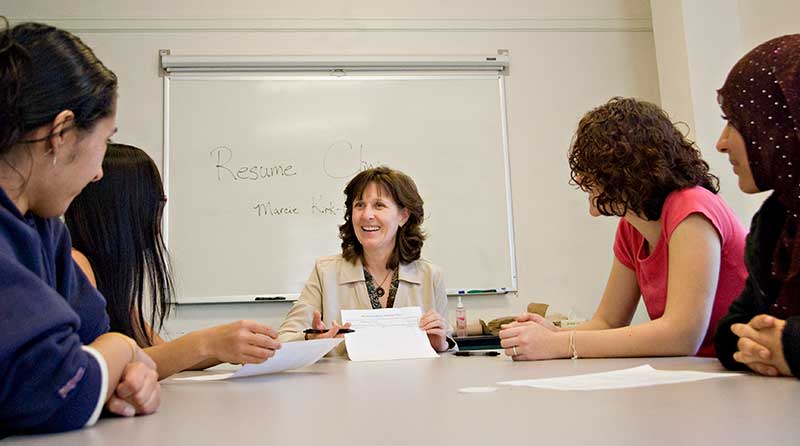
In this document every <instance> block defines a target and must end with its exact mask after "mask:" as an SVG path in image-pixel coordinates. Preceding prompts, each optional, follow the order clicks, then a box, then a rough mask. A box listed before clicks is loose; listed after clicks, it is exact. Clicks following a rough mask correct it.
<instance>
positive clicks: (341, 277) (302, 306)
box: [278, 254, 451, 355]
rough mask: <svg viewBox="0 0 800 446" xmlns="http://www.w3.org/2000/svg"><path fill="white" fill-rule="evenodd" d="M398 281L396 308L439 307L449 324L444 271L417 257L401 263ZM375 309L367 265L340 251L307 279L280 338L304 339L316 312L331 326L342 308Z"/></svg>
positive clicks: (322, 259) (323, 259)
mask: <svg viewBox="0 0 800 446" xmlns="http://www.w3.org/2000/svg"><path fill="white" fill-rule="evenodd" d="M398 279H399V282H400V283H399V284H398V286H397V294H396V295H395V300H394V306H395V307H414V306H419V307H422V311H423V312H426V311H428V310H431V309H433V310H436V312H438V313H439V314H440V315H442V316H443V317H444V319H445V321H446V323H447V333H448V335H449V334H450V333H451V328H450V322H449V321H448V318H447V291H446V289H445V287H444V279H443V278H442V270H441V269H439V267H438V266H436V265H434V264H432V263H431V262H429V261H427V260H423V259H420V260H416V261H413V262H411V263H408V264H401V265H400V270H399V272H398ZM371 308H372V304H371V303H370V301H369V295H368V294H367V285H366V280H365V279H364V267H363V265H362V264H361V260H360V259H358V260H356V261H355V263H350V262H348V261H347V260H345V259H344V258H343V257H342V256H341V254H339V255H335V256H329V257H320V258H319V259H317V260H316V262H315V263H314V270H313V271H311V276H310V277H309V278H308V281H307V282H306V285H305V287H304V288H303V292H302V293H300V297H299V298H298V299H297V301H296V302H295V303H294V305H292V308H291V310H289V314H288V315H286V319H285V320H284V321H283V323H282V324H281V328H280V331H279V332H278V339H279V340H280V341H281V342H291V341H302V340H303V339H304V338H305V335H304V334H303V330H305V329H306V328H311V321H312V320H313V318H314V311H315V310H316V311H319V312H320V313H321V314H322V321H323V322H325V325H326V326H328V327H330V326H331V324H332V322H333V321H334V320H335V321H336V322H337V323H339V324H341V323H342V319H341V311H340V310H368V309H371ZM332 354H334V355H344V354H345V348H344V342H343V343H341V344H340V345H339V346H338V347H336V349H334V350H333V352H332Z"/></svg>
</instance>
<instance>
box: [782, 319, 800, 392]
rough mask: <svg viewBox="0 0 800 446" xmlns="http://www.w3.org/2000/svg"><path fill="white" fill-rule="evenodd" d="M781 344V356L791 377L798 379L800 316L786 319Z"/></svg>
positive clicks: (799, 371)
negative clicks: (787, 366)
mask: <svg viewBox="0 0 800 446" xmlns="http://www.w3.org/2000/svg"><path fill="white" fill-rule="evenodd" d="M781 343H782V344H783V356H784V358H786V363H787V364H789V369H790V370H791V371H792V375H794V376H795V377H797V378H800V316H793V317H790V318H789V319H786V326H785V327H783V335H782V336H781Z"/></svg>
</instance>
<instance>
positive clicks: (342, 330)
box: [303, 328, 355, 334]
mask: <svg viewBox="0 0 800 446" xmlns="http://www.w3.org/2000/svg"><path fill="white" fill-rule="evenodd" d="M328 331H329V330H316V329H313V328H306V329H305V330H303V333H305V334H323V333H327V332H328ZM338 333H339V334H341V333H355V330H353V329H352V328H340V329H339V331H338Z"/></svg>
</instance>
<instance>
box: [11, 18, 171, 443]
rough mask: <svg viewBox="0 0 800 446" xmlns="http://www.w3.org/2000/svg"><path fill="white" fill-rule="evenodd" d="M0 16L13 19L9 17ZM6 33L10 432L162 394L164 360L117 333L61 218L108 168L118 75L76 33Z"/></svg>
mask: <svg viewBox="0 0 800 446" xmlns="http://www.w3.org/2000/svg"><path fill="white" fill-rule="evenodd" d="M0 20H2V21H3V22H6V20H5V18H3V17H0ZM7 25H8V24H7V22H6V28H5V29H3V30H0V437H3V436H6V435H9V434H17V433H29V432H47V431H64V430H70V429H78V428H81V427H83V426H90V425H92V424H94V423H95V421H96V420H97V418H98V417H99V415H100V413H101V411H102V409H103V407H104V406H105V407H106V408H108V410H109V411H111V412H114V413H117V414H120V415H126V416H132V415H134V414H147V413H152V412H154V411H155V410H156V409H157V408H158V406H159V402H160V387H159V384H158V380H157V373H156V372H155V364H154V363H153V361H152V360H151V359H150V357H149V356H148V355H147V354H146V353H144V352H143V351H142V350H141V349H140V348H139V347H138V346H137V345H136V343H135V342H134V341H133V340H132V339H131V338H129V337H128V336H125V335H123V334H120V333H108V328H109V320H108V315H107V314H106V312H105V302H104V300H103V297H102V296H101V295H100V293H98V292H97V290H95V289H94V288H93V287H92V286H91V284H90V283H89V281H88V280H87V279H86V277H85V276H84V275H83V274H82V273H81V272H80V271H78V269H77V268H76V267H75V263H74V262H73V261H72V257H71V255H70V251H71V242H70V237H69V233H68V232H67V229H66V228H65V227H64V224H63V223H62V222H61V221H60V220H59V219H58V217H59V216H60V215H62V214H63V213H64V211H65V210H66V208H67V206H69V204H70V202H71V201H72V200H73V199H74V198H75V196H76V195H78V193H79V192H80V191H81V189H83V188H84V187H85V186H86V185H87V184H89V183H91V182H94V181H97V180H99V179H100V178H101V177H102V176H103V171H102V168H101V162H102V160H103V154H104V153H105V151H106V141H107V140H108V138H109V137H111V135H113V134H114V132H115V131H116V127H115V120H116V99H117V77H116V76H115V75H114V73H112V72H111V71H110V70H109V69H108V68H106V67H105V66H104V65H103V64H102V62H100V61H99V60H98V59H97V57H95V55H94V53H93V52H92V50H91V49H90V48H89V47H87V46H86V45H85V44H84V43H83V42H82V41H81V40H80V39H78V38H77V37H75V36H74V35H72V34H70V33H68V32H66V31H62V30H60V29H57V28H54V27H52V26H47V25H43V24H37V23H24V24H20V25H17V26H15V27H13V28H8V26H7Z"/></svg>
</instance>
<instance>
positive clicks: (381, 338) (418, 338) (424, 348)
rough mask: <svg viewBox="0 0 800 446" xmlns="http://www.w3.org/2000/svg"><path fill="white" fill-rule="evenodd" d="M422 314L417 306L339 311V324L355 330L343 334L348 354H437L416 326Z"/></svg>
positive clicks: (376, 357) (368, 357)
mask: <svg viewBox="0 0 800 446" xmlns="http://www.w3.org/2000/svg"><path fill="white" fill-rule="evenodd" d="M421 317H422V308H420V307H403V308H381V309H378V310H342V323H348V322H350V324H351V325H352V328H353V329H354V330H355V332H354V333H348V334H346V335H344V342H345V345H347V356H349V357H350V360H352V361H385V360H390V359H414V358H436V357H438V356H439V355H437V354H436V352H435V351H433V347H431V343H430V341H429V340H428V336H427V335H426V334H425V332H424V331H422V329H421V328H419V319H420V318H421Z"/></svg>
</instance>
